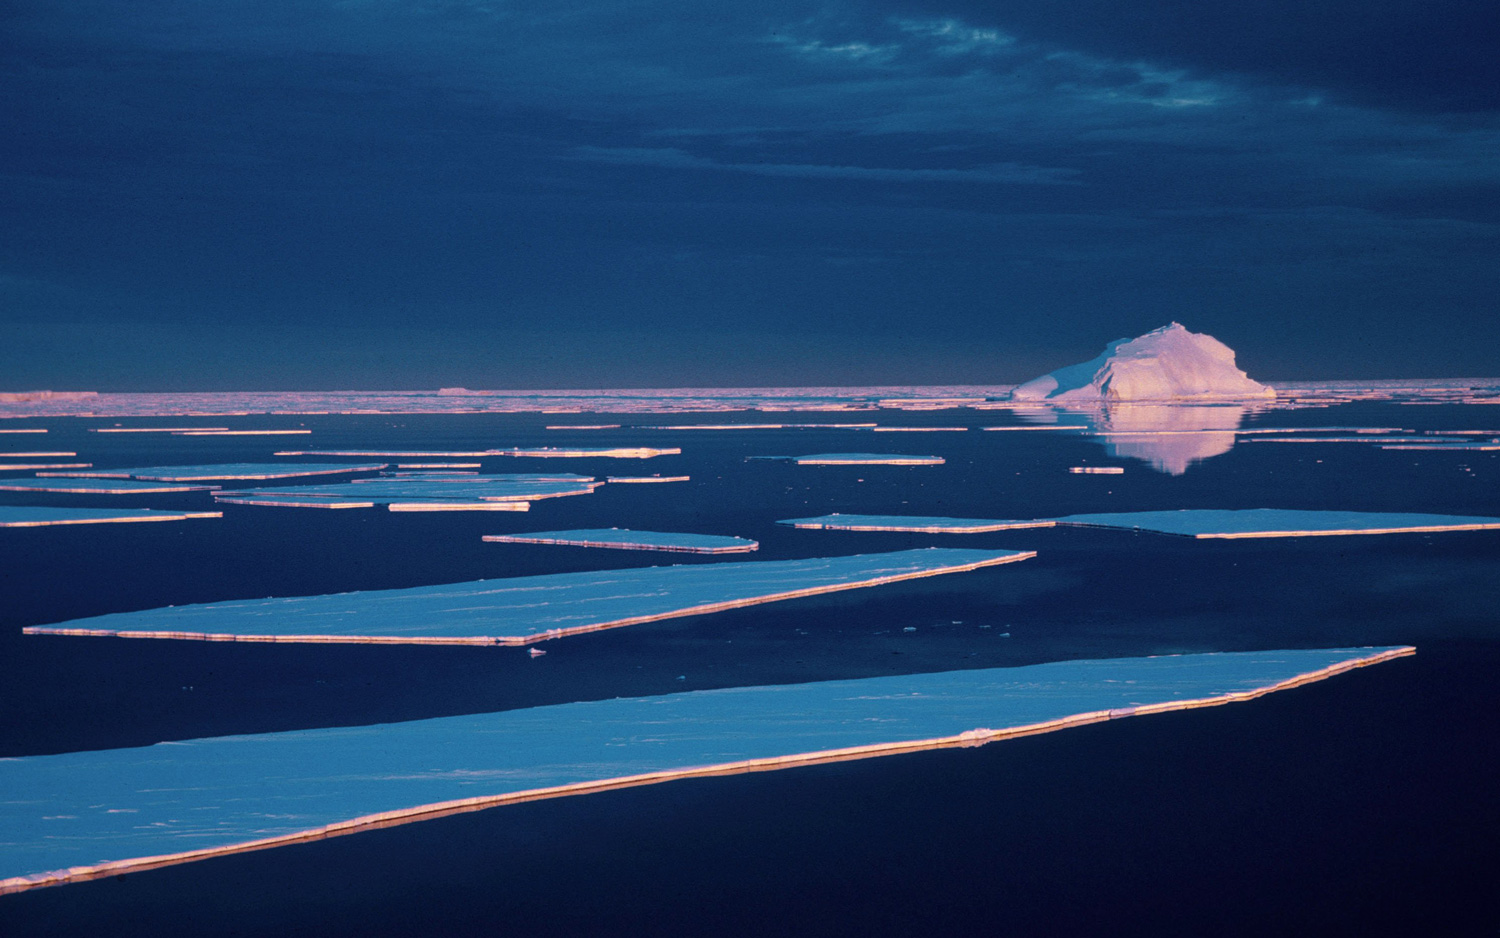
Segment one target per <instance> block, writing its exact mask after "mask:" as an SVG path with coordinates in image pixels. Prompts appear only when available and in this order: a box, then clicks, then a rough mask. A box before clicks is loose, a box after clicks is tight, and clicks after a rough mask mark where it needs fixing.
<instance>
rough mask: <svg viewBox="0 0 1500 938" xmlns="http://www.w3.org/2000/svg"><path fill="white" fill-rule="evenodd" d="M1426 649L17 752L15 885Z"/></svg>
mask: <svg viewBox="0 0 1500 938" xmlns="http://www.w3.org/2000/svg"><path fill="white" fill-rule="evenodd" d="M533 651H535V649H533ZM1413 652H1414V649H1412V648H1411V647H1408V646H1393V647H1383V648H1335V649H1298V650H1292V651H1257V652H1232V653H1225V654H1195V655H1169V656H1158V657H1151V658H1115V659H1109V660H1084V661H1060V662H1051V663H1048V664H1036V665H1027V666H1023V667H1016V668H987V669H981V670H970V671H947V672H940V673H930V674H903V675H897V676H885V677H872V678H861V679H855V680H840V681H821V682H816V683H808V684H784V685H776V686H769V687H735V688H726V689H722V690H700V691H689V692H686V693H680V694H667V695H662V696H656V697H633V698H631V697H627V698H615V699H612V700H598V701H585V702H578V703H566V704H554V705H550V706H542V707H532V708H527V709H519V710H508V711H503V712H500V713H483V714H469V715H464V716H450V717H438V718H434V719H426V720H415V721H410V722H405V723H386V724H377V725H374V726H358V727H338V728H331V729H311V730H297V731H294V732H280V733H262V734H256V735H248V736H221V737H214V738H207V739H193V740H186V741H180V742H166V743H158V744H156V745H154V746H144V747H136V748H129V749H106V750H94V751H84V752H70V753H63V754H60V755H42V756H24V757H20V758H12V759H5V760H0V790H3V791H5V792H6V793H7V797H6V798H5V799H3V800H0V830H4V831H5V832H6V836H5V837H4V838H3V839H0V893H7V892H19V891H21V890H25V889H31V888H36V887H40V886H51V885H60V884H63V883H68V882H78V881H83V880H89V879H94V878H98V877H102V876H110V875H116V874H120V873H125V872H129V871H131V870H135V869H144V868H149V867H152V866H161V865H166V864H171V863H183V862H189V861H192V860H200V859H206V858H208V857H211V856H215V855H222V854H226V853H234V852H238V851H242V850H247V849H261V848H265V847H272V846H280V845H286V844H293V843H298V842H303V841H308V840H313V839H320V838H324V837H328V836H333V835H337V834H350V833H357V832H361V831H368V830H375V829H378V828H380V827H384V826H388V825H390V824H397V823H403V822H408V821H416V820H421V819H424V818H432V817H439V816H442V815H444V814H447V813H453V812H457V811H465V810H468V811H472V810H475V809H477V808H484V807H495V806H500V805H504V804H512V803H517V802H522V801H529V800H535V799H537V798H548V797H562V796H568V795H582V794H588V793H591V792H598V791H604V790H608V789H612V788H619V787H622V786H626V785H640V784H649V783H653V782H662V781H668V780H672V779H679V778H691V777H695V776H706V775H721V774H725V773H731V772H751V771H764V770H766V769H775V768H790V767H794V766H799V765H810V764H816V763H819V762H829V761H842V760H849V759H862V758H872V757H876V756H883V755H892V754H896V753H901V752H912V751H918V750H923V749H936V748H949V747H965V746H978V745H983V744H986V743H990V742H997V741H1001V740H1005V739H1009V738H1016V737H1019V736H1026V735H1031V734H1035V733H1043V732H1050V731H1054V730H1062V729H1067V728H1070V727H1075V726H1082V725H1086V724H1091V723H1099V722H1105V721H1109V720H1115V719H1123V718H1126V717H1131V716H1141V715H1148V714H1153V713H1163V712H1168V711H1174V710H1183V709H1190V708H1197V707H1207V706H1215V705H1219V704H1228V703H1234V702H1242V701H1248V700H1253V699H1254V698H1256V697H1259V696H1262V695H1264V694H1267V693H1271V692H1274V691H1277V690H1282V689H1285V688H1289V687H1295V686H1298V685H1302V684H1306V683H1309V682H1312V681H1318V680H1322V679H1325V678H1328V677H1331V676H1334V675H1336V674H1339V673H1341V672H1344V671H1348V670H1351V669H1354V668H1358V667H1363V666H1367V665H1373V664H1378V663H1380V662H1384V661H1389V660H1392V659H1395V658H1399V657H1403V656H1406V655H1410V654H1412V653H1413Z"/></svg>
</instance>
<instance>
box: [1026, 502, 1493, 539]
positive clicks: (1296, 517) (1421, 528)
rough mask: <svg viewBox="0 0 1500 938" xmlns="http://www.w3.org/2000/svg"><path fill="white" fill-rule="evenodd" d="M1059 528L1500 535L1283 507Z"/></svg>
mask: <svg viewBox="0 0 1500 938" xmlns="http://www.w3.org/2000/svg"><path fill="white" fill-rule="evenodd" d="M1053 520H1055V521H1056V522H1057V523H1058V524H1064V525H1081V526H1086V527H1099V528H1129V529H1133V530H1139V531H1154V532H1156V533H1158V534H1178V535H1184V536H1187V537H1197V538H1241V537H1318V536H1323V535H1334V534H1403V533H1422V532H1438V531H1489V530H1500V518H1486V517H1475V516H1472V515H1433V514H1413V513H1406V512H1384V511H1301V510H1296V509H1287V508H1249V509H1240V510H1227V509H1182V510H1179V511H1127V512H1111V513H1106V514H1084V515H1066V516H1064V517H1060V518H1055V519H1053Z"/></svg>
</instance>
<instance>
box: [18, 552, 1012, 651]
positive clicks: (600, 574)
mask: <svg viewBox="0 0 1500 938" xmlns="http://www.w3.org/2000/svg"><path fill="white" fill-rule="evenodd" d="M1035 556H1036V552H1035V551H1008V550H960V549H956V548H936V547H929V548H926V549H923V550H903V551H894V552H892V553H885V554H855V555H853V556H848V557H818V558H813V559H810V560H771V561H755V562H748V563H719V564H707V565H704V564H695V565H691V566H676V567H637V568H634V569H628V570H600V571H590V572H586V573H556V574H548V575H545V576H527V577H515V578H512V579H505V580H476V581H473V582H469V583H448V584H442V585H439V586H418V587H413V588H410V589H395V590H370V591H367V592H359V593H338V594H334V595H331V596H301V597H290V598H279V599H256V600H243V601H241V600H235V601H231V602H219V603H206V604H203V605H194V606H172V607H168V608H166V609H149V610H145V611H143V612H122V613H115V614H113V615H106V616H96V617H94V618H90V619H78V620H75V621H73V622H66V623H62V624H61V625H54V626H30V627H28V628H26V629H24V631H25V632H26V633H27V634H29V635H93V636H114V635H118V636H121V637H127V638H183V639H206V640H210V641H259V642H359V643H364V642H375V643H413V644H439V645H444V644H448V645H528V644H531V643H532V642H539V641H545V640H546V639H551V638H560V637H562V636H565V635H576V634H579V633H582V632H593V631H597V630H599V629H609V628H616V627H619V626H625V625H636V624H638V623H642V622H652V621H655V620H657V619H671V618H676V617H678V616H692V615H699V614H702V613H708V612H718V611H720V610H723V609H733V608H735V607H738V606H751V605H755V604H757V603H767V602H776V601H778V600H783V599H796V598H798V597H802V596H813V595H816V594H819V593H832V592H836V591H839V590H848V589H858V588H860V587H866V586H879V585H881V584H883V583H895V582H898V581H900V580H910V579H915V578H917V577H927V576H938V575H941V574H945V573H962V572H964V571H967V570H977V569H979V568H980V567H990V566H994V565H996V564H1003V563H1013V562H1015V561H1018V560H1025V559H1027V558H1028V557H1035Z"/></svg>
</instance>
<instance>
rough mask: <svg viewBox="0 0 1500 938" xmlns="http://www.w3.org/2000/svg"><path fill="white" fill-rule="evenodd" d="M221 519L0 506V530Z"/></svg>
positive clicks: (206, 514)
mask: <svg viewBox="0 0 1500 938" xmlns="http://www.w3.org/2000/svg"><path fill="white" fill-rule="evenodd" d="M223 516H224V515H223V512H218V511H163V510H160V509H156V508H52V507H31V506H27V507H22V506H19V505H0V528H42V527H49V526H51V525H57V524H123V523H125V522H132V521H187V520H189V519H192V518H222V517H223Z"/></svg>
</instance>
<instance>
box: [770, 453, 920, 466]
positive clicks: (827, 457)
mask: <svg viewBox="0 0 1500 938" xmlns="http://www.w3.org/2000/svg"><path fill="white" fill-rule="evenodd" d="M750 458H751V459H776V460H786V461H790V462H794V463H796V464H797V465H799V466H941V465H942V464H943V463H944V462H945V460H944V459H943V457H941V456H909V455H905V454H902V453H812V454H810V455H807V456H752V457H750Z"/></svg>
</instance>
